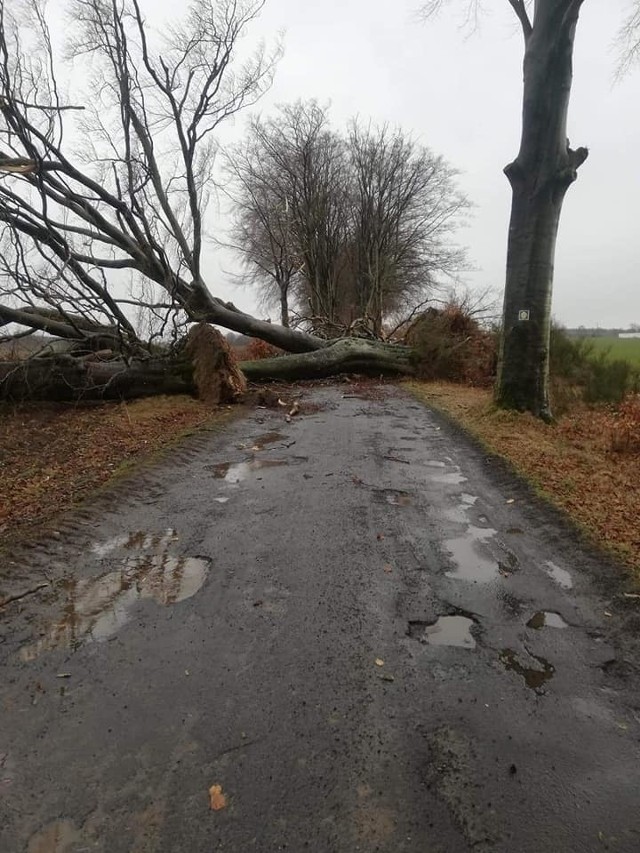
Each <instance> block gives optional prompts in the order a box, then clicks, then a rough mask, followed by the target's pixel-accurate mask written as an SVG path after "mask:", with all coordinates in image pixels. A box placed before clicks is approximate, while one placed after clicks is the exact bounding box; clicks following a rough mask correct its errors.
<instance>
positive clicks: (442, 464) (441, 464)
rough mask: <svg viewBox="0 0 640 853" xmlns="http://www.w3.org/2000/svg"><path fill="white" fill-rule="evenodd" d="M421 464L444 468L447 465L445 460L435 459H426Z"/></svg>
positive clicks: (428, 466)
mask: <svg viewBox="0 0 640 853" xmlns="http://www.w3.org/2000/svg"><path fill="white" fill-rule="evenodd" d="M423 464H424V465H426V466H427V468H446V467H447V463H446V462H440V461H439V460H437V459H428V460H427V461H426V462H424V463H423Z"/></svg>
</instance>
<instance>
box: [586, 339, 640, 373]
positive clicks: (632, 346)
mask: <svg viewBox="0 0 640 853" xmlns="http://www.w3.org/2000/svg"><path fill="white" fill-rule="evenodd" d="M585 340H587V341H589V344H590V346H592V347H593V351H594V353H596V354H597V353H604V354H605V356H606V357H607V359H609V360H611V361H628V362H630V363H631V364H633V365H635V366H636V367H640V338H585Z"/></svg>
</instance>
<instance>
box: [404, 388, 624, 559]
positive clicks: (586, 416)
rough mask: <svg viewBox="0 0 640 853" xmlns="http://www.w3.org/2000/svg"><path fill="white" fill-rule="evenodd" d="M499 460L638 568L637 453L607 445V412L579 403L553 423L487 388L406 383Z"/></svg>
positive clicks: (609, 414) (608, 427)
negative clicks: (503, 402) (513, 407)
mask: <svg viewBox="0 0 640 853" xmlns="http://www.w3.org/2000/svg"><path fill="white" fill-rule="evenodd" d="M406 384H407V387H408V388H409V390H411V391H412V392H413V393H414V394H416V395H417V396H418V397H420V398H422V399H423V400H425V401H427V402H428V403H430V404H431V405H433V406H434V407H436V408H438V409H441V410H442V411H443V412H445V413H446V414H448V415H450V416H451V417H452V418H453V419H454V420H456V421H457V422H458V423H460V424H461V425H462V426H463V427H464V428H465V429H467V430H468V431H469V432H470V433H471V434H472V435H474V436H475V437H476V438H478V439H479V440H480V441H481V442H482V444H483V445H484V446H485V447H487V449H488V450H490V451H492V452H493V453H496V454H498V455H499V456H501V457H503V458H504V459H506V460H507V461H508V462H510V463H511V465H512V466H513V467H514V468H515V469H516V470H517V471H518V472H519V473H520V474H522V475H523V476H524V477H525V478H526V479H527V480H529V481H530V482H531V483H532V484H533V485H534V486H535V487H536V488H537V489H538V490H539V491H540V492H541V493H542V494H543V495H544V496H545V497H547V498H548V499H549V500H551V502H552V503H554V504H556V505H557V506H558V507H560V508H561V509H563V510H564V511H566V512H567V513H568V514H569V515H570V516H571V517H572V518H573V519H574V521H576V522H577V523H578V524H579V525H580V526H581V527H582V528H583V529H584V530H585V531H586V532H587V533H588V534H590V535H591V536H592V537H593V538H594V539H595V540H596V541H597V542H599V543H600V544H604V545H605V547H607V548H609V549H610V550H612V551H614V552H615V553H616V554H617V555H618V556H619V557H620V558H622V559H623V560H624V561H625V562H626V563H627V564H629V565H630V566H632V567H633V568H634V569H635V570H636V572H640V525H639V524H638V518H639V517H640V454H638V453H635V454H619V453H615V452H613V451H612V450H611V443H612V434H611V412H610V411H609V410H606V409H604V408H603V409H593V408H587V407H586V406H583V407H580V408H578V409H576V410H574V411H573V412H571V413H570V414H567V415H564V416H563V417H561V418H560V419H559V421H558V422H557V423H555V424H545V423H542V421H539V420H537V419H536V418H534V417H532V416H530V415H523V414H518V413H516V412H505V411H501V410H498V409H496V408H495V407H494V406H493V405H492V399H491V391H490V390H488V389H479V388H470V387H465V386H462V385H453V384H447V383H420V382H408V383H406Z"/></svg>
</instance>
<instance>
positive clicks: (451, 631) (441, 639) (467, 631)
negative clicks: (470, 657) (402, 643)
mask: <svg viewBox="0 0 640 853" xmlns="http://www.w3.org/2000/svg"><path fill="white" fill-rule="evenodd" d="M474 625H475V622H474V621H473V619H470V618H469V617H468V616H440V617H439V618H438V619H437V620H436V621H435V622H433V623H431V624H430V623H428V622H409V631H408V634H409V636H410V637H411V638H412V639H414V640H419V641H420V642H421V643H427V644H428V645H430V646H458V647H459V648H463V649H475V647H476V641H475V640H474V638H473V635H472V634H471V629H472V628H473V626H474Z"/></svg>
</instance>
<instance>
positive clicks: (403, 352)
mask: <svg viewBox="0 0 640 853" xmlns="http://www.w3.org/2000/svg"><path fill="white" fill-rule="evenodd" d="M239 366H240V368H241V370H242V372H243V373H244V374H245V376H246V377H247V379H250V380H252V381H254V382H256V381H264V380H269V379H280V380H285V381H289V380H296V379H324V378H326V377H329V376H337V375H338V374H340V373H363V374H366V375H373V376H376V375H380V374H384V375H389V374H391V375H393V374H396V375H397V374H405V375H413V374H414V373H415V372H416V369H415V354H414V352H413V351H412V350H411V349H410V348H409V347H405V346H401V345H399V344H388V343H384V342H383V341H369V340H364V339H360V338H342V339H340V340H337V341H334V342H331V343H328V345H327V346H325V347H323V348H322V349H318V350H315V351H314V352H309V353H300V354H298V355H287V356H277V357H276V358H263V359H260V360H258V361H242V362H240V365H239Z"/></svg>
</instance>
